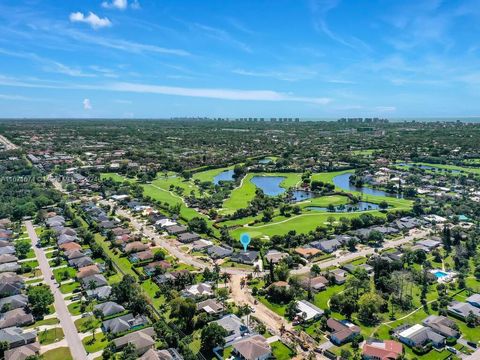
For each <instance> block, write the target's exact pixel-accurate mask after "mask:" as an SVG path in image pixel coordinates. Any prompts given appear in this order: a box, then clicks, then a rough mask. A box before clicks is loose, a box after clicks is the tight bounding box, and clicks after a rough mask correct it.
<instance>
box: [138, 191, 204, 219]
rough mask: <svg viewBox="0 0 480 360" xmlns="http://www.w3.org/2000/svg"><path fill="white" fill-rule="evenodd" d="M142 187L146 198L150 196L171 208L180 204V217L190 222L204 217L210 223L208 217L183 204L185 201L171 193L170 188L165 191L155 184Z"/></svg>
mask: <svg viewBox="0 0 480 360" xmlns="http://www.w3.org/2000/svg"><path fill="white" fill-rule="evenodd" d="M142 187H143V189H144V194H145V196H150V197H151V198H152V199H154V200H157V201H161V202H162V203H167V204H168V205H169V206H175V205H177V204H180V205H181V208H180V216H181V217H182V218H184V219H186V220H189V219H191V218H194V217H203V218H205V219H207V221H209V220H208V217H207V216H205V215H203V214H200V213H199V212H198V211H196V210H195V209H192V208H189V207H187V205H186V204H185V203H184V202H183V199H182V198H181V197H180V196H178V195H176V194H174V193H172V192H170V191H169V190H168V187H167V188H166V189H164V188H161V187H159V186H157V185H155V184H144V185H142Z"/></svg>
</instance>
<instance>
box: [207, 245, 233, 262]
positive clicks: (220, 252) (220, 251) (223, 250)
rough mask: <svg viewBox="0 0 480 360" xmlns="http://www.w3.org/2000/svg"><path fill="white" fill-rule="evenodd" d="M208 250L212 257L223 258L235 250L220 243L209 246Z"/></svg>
mask: <svg viewBox="0 0 480 360" xmlns="http://www.w3.org/2000/svg"><path fill="white" fill-rule="evenodd" d="M206 252H207V254H208V255H209V256H210V257H211V258H212V259H223V258H226V257H227V256H230V255H232V254H233V250H232V249H231V248H227V247H223V246H218V245H212V246H209V247H207V249H206Z"/></svg>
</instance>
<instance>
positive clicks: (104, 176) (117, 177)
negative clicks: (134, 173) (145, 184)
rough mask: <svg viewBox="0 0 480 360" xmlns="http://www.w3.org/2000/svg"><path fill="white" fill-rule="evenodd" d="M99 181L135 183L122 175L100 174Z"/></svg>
mask: <svg viewBox="0 0 480 360" xmlns="http://www.w3.org/2000/svg"><path fill="white" fill-rule="evenodd" d="M100 179H102V180H105V179H110V180H112V181H115V182H122V183H123V182H125V181H133V182H135V181H136V180H135V179H128V178H126V177H125V176H123V175H120V174H117V173H103V174H100Z"/></svg>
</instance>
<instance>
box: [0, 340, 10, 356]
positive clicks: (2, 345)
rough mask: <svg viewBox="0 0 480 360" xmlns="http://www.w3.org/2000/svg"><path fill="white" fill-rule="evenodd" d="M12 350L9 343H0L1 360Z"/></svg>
mask: <svg viewBox="0 0 480 360" xmlns="http://www.w3.org/2000/svg"><path fill="white" fill-rule="evenodd" d="M9 348H10V345H9V344H8V342H7V341H0V359H3V357H4V354H5V351H7V350H8V349H9Z"/></svg>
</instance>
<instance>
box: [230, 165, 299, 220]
mask: <svg viewBox="0 0 480 360" xmlns="http://www.w3.org/2000/svg"><path fill="white" fill-rule="evenodd" d="M254 176H281V177H284V179H283V181H282V182H281V183H280V186H281V187H282V188H284V189H288V188H291V187H294V186H296V185H297V184H299V183H300V181H301V179H302V174H300V173H249V174H247V175H246V176H245V177H244V178H243V179H242V182H241V183H240V186H239V187H237V188H236V189H234V190H233V191H232V193H231V194H230V198H229V199H227V200H225V201H224V203H223V209H224V211H225V212H226V213H232V212H234V211H235V210H237V209H243V208H246V207H247V206H248V204H249V203H250V201H252V200H253V198H254V197H255V190H256V189H257V187H256V186H255V184H254V183H252V181H251V180H252V178H253V177H254Z"/></svg>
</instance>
